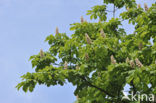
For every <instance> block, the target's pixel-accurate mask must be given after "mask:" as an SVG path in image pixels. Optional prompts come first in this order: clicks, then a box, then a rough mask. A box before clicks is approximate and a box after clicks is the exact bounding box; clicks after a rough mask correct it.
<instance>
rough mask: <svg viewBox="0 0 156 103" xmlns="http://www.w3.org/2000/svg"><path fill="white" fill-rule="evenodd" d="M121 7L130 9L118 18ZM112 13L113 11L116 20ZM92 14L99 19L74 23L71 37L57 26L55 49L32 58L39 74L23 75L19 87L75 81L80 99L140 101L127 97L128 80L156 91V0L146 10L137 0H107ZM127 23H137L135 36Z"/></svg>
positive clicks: (51, 39)
mask: <svg viewBox="0 0 156 103" xmlns="http://www.w3.org/2000/svg"><path fill="white" fill-rule="evenodd" d="M108 4H112V5H113V11H109V10H108V9H107V8H108ZM121 8H126V10H125V11H123V12H122V13H121V14H120V16H119V17H115V12H116V10H117V9H118V10H120V9H121ZM108 12H112V13H113V17H112V18H111V19H110V20H108V19H107V13H108ZM87 15H90V19H99V22H87V21H85V20H84V19H83V17H81V22H80V23H74V24H71V28H70V30H71V31H74V33H73V34H72V35H71V36H69V35H67V34H66V33H60V32H59V30H58V28H56V33H55V34H51V35H49V36H48V37H47V38H46V39H45V41H46V42H48V44H49V45H50V48H49V50H48V51H43V50H42V49H41V50H40V52H39V53H38V54H37V55H33V56H31V57H30V60H31V63H32V67H33V68H34V69H35V72H33V73H29V72H28V73H26V74H25V75H23V76H22V77H21V78H22V81H21V83H19V84H18V85H17V86H16V88H17V89H18V90H19V89H20V88H23V90H24V91H25V92H27V91H30V92H32V91H33V90H34V88H35V86H36V84H39V85H42V84H43V85H46V86H48V87H49V86H54V85H61V86H63V85H64V84H65V83H66V82H69V83H72V84H73V85H74V86H75V87H76V90H75V91H74V94H75V96H77V97H78V99H77V101H76V102H77V103H136V102H132V101H129V100H122V97H123V96H124V94H123V91H124V87H125V86H126V84H127V85H129V86H130V89H129V92H132V91H133V92H134V93H136V92H140V94H144V93H146V94H154V95H156V3H155V4H152V6H151V7H148V6H147V4H145V5H144V8H142V7H141V6H140V5H137V4H136V2H135V0H103V5H96V6H94V7H92V8H91V10H88V11H87ZM124 21H128V22H129V24H130V25H133V26H134V27H135V30H134V32H133V33H132V34H127V31H125V29H124V27H123V26H122V23H123V22H124ZM139 103H140V102H139ZM142 103H147V102H145V101H142Z"/></svg>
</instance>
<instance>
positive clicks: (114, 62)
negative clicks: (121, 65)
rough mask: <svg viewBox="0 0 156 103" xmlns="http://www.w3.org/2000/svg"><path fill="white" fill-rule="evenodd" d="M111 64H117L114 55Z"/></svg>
mask: <svg viewBox="0 0 156 103" xmlns="http://www.w3.org/2000/svg"><path fill="white" fill-rule="evenodd" d="M111 63H112V64H116V60H115V58H114V56H113V55H111Z"/></svg>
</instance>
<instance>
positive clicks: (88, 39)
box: [85, 33, 92, 44]
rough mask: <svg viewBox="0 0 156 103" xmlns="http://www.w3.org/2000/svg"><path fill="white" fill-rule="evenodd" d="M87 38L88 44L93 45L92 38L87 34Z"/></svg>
mask: <svg viewBox="0 0 156 103" xmlns="http://www.w3.org/2000/svg"><path fill="white" fill-rule="evenodd" d="M85 37H86V41H87V43H88V44H91V43H92V40H91V39H90V37H89V36H88V34H87V33H86V34H85Z"/></svg>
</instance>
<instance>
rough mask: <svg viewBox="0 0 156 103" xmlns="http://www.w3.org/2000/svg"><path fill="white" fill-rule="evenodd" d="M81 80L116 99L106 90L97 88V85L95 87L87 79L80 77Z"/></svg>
mask: <svg viewBox="0 0 156 103" xmlns="http://www.w3.org/2000/svg"><path fill="white" fill-rule="evenodd" d="M80 78H81V79H83V80H84V81H85V82H87V83H88V85H89V86H91V87H94V88H96V89H98V90H100V91H101V92H103V93H105V94H107V95H108V96H111V97H114V96H113V95H112V94H110V93H108V92H107V91H105V90H104V89H102V88H99V87H97V86H96V85H93V84H92V83H90V82H89V81H87V80H86V78H85V77H83V76H80Z"/></svg>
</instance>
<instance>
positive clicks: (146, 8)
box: [144, 3, 148, 11]
mask: <svg viewBox="0 0 156 103" xmlns="http://www.w3.org/2000/svg"><path fill="white" fill-rule="evenodd" d="M144 8H145V11H148V6H147V4H146V3H144Z"/></svg>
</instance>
